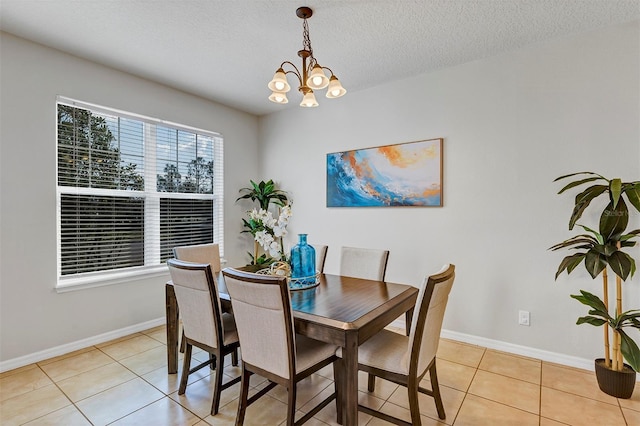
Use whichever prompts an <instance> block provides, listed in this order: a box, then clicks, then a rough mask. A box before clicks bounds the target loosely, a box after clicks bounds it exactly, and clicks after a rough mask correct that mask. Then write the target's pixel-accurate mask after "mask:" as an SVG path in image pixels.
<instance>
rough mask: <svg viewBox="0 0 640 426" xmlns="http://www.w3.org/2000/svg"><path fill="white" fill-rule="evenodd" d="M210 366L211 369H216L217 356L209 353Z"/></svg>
mask: <svg viewBox="0 0 640 426" xmlns="http://www.w3.org/2000/svg"><path fill="white" fill-rule="evenodd" d="M209 362H210V364H209V368H210V369H211V371H213V370H215V369H216V356H215V355H214V354H209Z"/></svg>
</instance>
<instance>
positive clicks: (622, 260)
mask: <svg viewBox="0 0 640 426" xmlns="http://www.w3.org/2000/svg"><path fill="white" fill-rule="evenodd" d="M607 262H608V263H609V266H611V269H613V272H615V274H616V275H617V276H619V277H620V278H622V281H626V280H627V278H628V277H629V275H630V274H631V271H634V272H635V260H633V258H632V257H631V256H629V255H628V254H627V253H625V252H622V251H620V250H618V251H616V252H615V253H613V254H612V255H611V256H609V257H608V258H607Z"/></svg>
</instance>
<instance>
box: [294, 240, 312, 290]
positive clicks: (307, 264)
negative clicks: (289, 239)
mask: <svg viewBox="0 0 640 426" xmlns="http://www.w3.org/2000/svg"><path fill="white" fill-rule="evenodd" d="M291 279H292V280H295V281H296V282H298V283H300V284H314V283H315V282H316V249H314V248H313V247H312V246H310V245H309V244H307V234H298V244H296V245H295V246H293V248H292V249H291Z"/></svg>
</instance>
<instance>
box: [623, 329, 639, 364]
mask: <svg viewBox="0 0 640 426" xmlns="http://www.w3.org/2000/svg"><path fill="white" fill-rule="evenodd" d="M618 333H620V350H621V351H622V355H623V356H624V359H625V360H626V361H627V362H628V363H629V365H630V366H631V368H633V370H634V371H636V372H639V373H640V348H638V345H636V342H634V341H633V339H632V338H631V337H629V336H628V335H627V333H625V332H624V331H622V330H618Z"/></svg>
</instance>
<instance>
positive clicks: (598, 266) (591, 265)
mask: <svg viewBox="0 0 640 426" xmlns="http://www.w3.org/2000/svg"><path fill="white" fill-rule="evenodd" d="M584 266H585V267H586V268H587V272H589V275H591V278H594V279H595V278H596V277H597V276H598V275H600V272H602V271H603V270H604V268H606V267H607V261H606V256H604V255H602V254H600V253H598V252H597V251H595V250H589V251H588V252H587V255H586V257H585V259H584Z"/></svg>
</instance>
